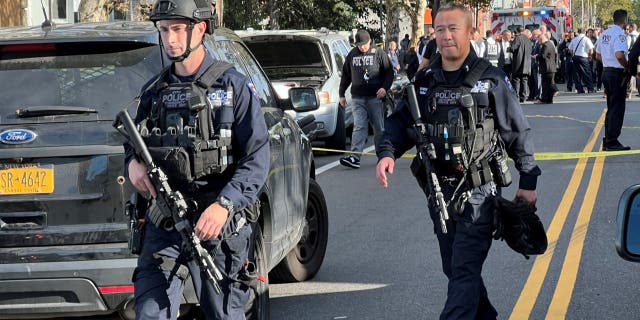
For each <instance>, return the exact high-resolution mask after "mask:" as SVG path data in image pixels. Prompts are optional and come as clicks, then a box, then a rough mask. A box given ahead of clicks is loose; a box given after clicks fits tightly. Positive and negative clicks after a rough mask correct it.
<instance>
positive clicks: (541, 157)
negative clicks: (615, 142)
mask: <svg viewBox="0 0 640 320" xmlns="http://www.w3.org/2000/svg"><path fill="white" fill-rule="evenodd" d="M527 118H555V119H563V120H571V121H576V122H580V123H588V124H595V123H596V122H595V121H587V120H580V119H576V118H572V117H568V116H563V115H544V114H534V115H528V116H527ZM622 128H623V129H640V127H628V126H623V127H622ZM311 149H312V150H313V151H323V152H334V153H350V154H360V155H365V156H375V155H376V154H375V153H372V152H357V151H349V150H338V149H327V148H311ZM629 154H640V149H638V150H627V151H595V152H536V154H535V155H534V158H535V159H536V160H537V161H546V160H571V159H582V158H595V157H610V156H623V155H629ZM402 157H403V158H408V159H411V158H413V157H415V154H411V153H407V154H404V155H403V156H402Z"/></svg>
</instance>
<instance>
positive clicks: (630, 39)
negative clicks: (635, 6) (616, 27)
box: [627, 23, 640, 48]
mask: <svg viewBox="0 0 640 320" xmlns="http://www.w3.org/2000/svg"><path fill="white" fill-rule="evenodd" d="M627 30H629V33H628V34H627V47H628V48H631V47H632V46H633V44H634V43H635V42H636V40H637V39H638V35H640V33H638V25H637V24H635V23H632V24H630V25H628V26H627Z"/></svg>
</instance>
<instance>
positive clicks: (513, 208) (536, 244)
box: [493, 196, 547, 259]
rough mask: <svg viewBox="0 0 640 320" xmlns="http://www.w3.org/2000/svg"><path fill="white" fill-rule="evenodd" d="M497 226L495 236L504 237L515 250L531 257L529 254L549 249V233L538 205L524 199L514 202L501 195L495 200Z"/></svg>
mask: <svg viewBox="0 0 640 320" xmlns="http://www.w3.org/2000/svg"><path fill="white" fill-rule="evenodd" d="M494 202H495V205H496V212H495V214H496V221H497V228H496V231H495V232H494V234H493V238H494V239H496V240H498V239H503V240H505V241H506V242H507V245H508V246H509V247H510V248H511V249H513V250H514V251H515V252H518V253H521V254H522V255H523V256H524V257H525V258H527V259H529V255H536V254H543V253H544V252H545V251H546V250H547V234H546V232H545V231H544V226H543V225H542V222H540V218H539V217H538V215H536V207H535V206H533V205H530V204H528V203H526V202H524V201H517V202H515V203H514V202H512V201H509V200H507V199H505V198H503V197H501V196H497V197H496V198H495V200H494Z"/></svg>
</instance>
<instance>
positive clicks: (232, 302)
mask: <svg viewBox="0 0 640 320" xmlns="http://www.w3.org/2000/svg"><path fill="white" fill-rule="evenodd" d="M251 233H252V231H251V226H249V225H246V226H244V227H243V228H242V229H240V230H239V232H238V234H237V235H234V236H232V237H231V238H230V239H228V240H224V241H223V242H222V244H221V245H220V246H218V249H217V250H213V249H214V248H213V245H214V244H213V241H206V242H203V246H204V247H205V249H207V250H208V251H209V252H210V253H211V255H215V256H214V263H215V264H216V266H217V267H218V269H219V270H220V271H221V272H222V274H223V276H224V280H223V281H221V283H220V287H221V289H222V294H217V293H216V292H215V291H214V289H213V286H212V285H211V283H210V282H209V281H208V280H207V278H206V276H205V275H204V273H203V272H202V271H201V270H200V267H199V266H198V264H197V263H196V262H195V261H193V260H191V259H190V258H188V257H186V256H185V253H184V252H183V250H182V249H181V248H182V238H181V236H180V234H179V233H178V232H177V231H175V230H174V231H165V230H161V229H158V228H156V227H155V226H154V225H153V224H151V223H147V225H146V226H145V234H144V245H143V249H142V253H141V255H140V258H138V266H137V268H136V269H135V271H134V274H133V282H134V288H135V292H134V296H135V311H136V319H139V320H144V319H166V320H169V319H176V318H177V316H178V309H179V306H180V302H181V300H182V293H183V291H184V287H185V281H187V280H189V279H190V281H192V282H193V286H194V288H195V291H196V294H197V295H198V296H199V297H198V299H199V301H200V307H201V308H202V311H203V313H204V314H205V315H206V318H207V319H208V320H209V319H215V320H244V319H245V314H244V306H245V305H246V304H247V302H248V301H249V294H250V293H249V287H247V286H246V285H244V284H242V283H240V282H239V281H238V275H239V273H240V272H241V270H242V269H243V267H244V263H245V261H246V260H247V257H248V253H249V247H250V243H249V241H250V239H251V238H250V237H251ZM187 271H188V272H187Z"/></svg>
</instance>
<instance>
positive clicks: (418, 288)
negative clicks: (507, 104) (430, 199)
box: [270, 93, 640, 320]
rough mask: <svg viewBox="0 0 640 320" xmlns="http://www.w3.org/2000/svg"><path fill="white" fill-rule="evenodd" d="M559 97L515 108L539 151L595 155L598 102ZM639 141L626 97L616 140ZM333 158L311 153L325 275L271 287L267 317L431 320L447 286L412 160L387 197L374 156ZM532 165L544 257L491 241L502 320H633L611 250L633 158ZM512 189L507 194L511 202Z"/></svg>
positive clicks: (636, 114)
mask: <svg viewBox="0 0 640 320" xmlns="http://www.w3.org/2000/svg"><path fill="white" fill-rule="evenodd" d="M556 101H557V102H556V104H554V105H533V104H525V105H524V106H523V109H524V111H525V113H526V114H527V116H528V118H529V121H530V123H531V125H532V127H533V130H534V139H535V146H536V152H540V153H541V155H542V153H556V152H560V153H562V152H583V151H597V150H598V149H599V148H600V146H601V141H602V140H601V137H602V135H603V132H602V130H603V129H602V123H600V124H598V121H603V120H602V118H601V115H602V113H603V111H604V109H605V102H604V99H602V94H601V93H599V94H589V95H577V94H566V93H565V94H562V95H561V96H560V97H558V98H556ZM599 119H601V120H599ZM639 133H640V100H638V98H633V99H632V100H631V101H630V102H628V103H627V112H626V118H625V128H624V129H623V133H622V136H621V137H620V140H621V141H622V142H623V143H624V144H627V145H630V146H631V147H632V149H640V142H639V141H640V140H639V139H638V136H639ZM339 157H340V155H338V154H333V153H326V152H325V153H322V152H316V162H317V167H318V173H319V174H318V178H317V180H318V181H319V183H320V185H321V186H322V189H323V190H324V193H325V197H326V200H327V203H328V207H329V219H330V229H329V245H328V249H327V253H326V258H325V261H324V264H323V266H322V269H321V270H320V272H319V273H318V275H317V276H316V277H315V278H314V279H312V280H311V281H307V282H304V283H294V284H276V285H271V287H270V290H271V316H272V319H278V320H280V319H305V320H312V319H437V318H438V315H439V313H440V311H441V309H442V307H443V305H444V300H445V296H446V291H447V287H446V286H447V282H446V279H445V276H444V275H443V274H442V272H441V264H440V256H439V253H438V246H437V241H436V239H435V236H434V234H433V224H432V223H431V221H430V219H429V218H428V214H427V212H426V210H427V209H426V200H425V198H424V196H423V195H422V194H421V192H420V191H419V190H418V188H417V184H416V182H415V180H414V178H413V176H412V175H411V172H410V171H409V163H410V160H408V159H402V160H399V161H398V162H397V163H396V171H395V173H394V174H393V175H392V176H391V178H390V186H389V188H387V189H384V188H382V187H380V186H379V185H378V184H377V182H376V181H375V173H374V169H375V165H376V158H375V157H373V156H365V157H363V159H362V167H361V168H360V169H358V170H353V169H348V168H345V167H342V166H340V165H338V164H337V160H338V159H339ZM538 164H539V166H540V167H541V169H542V172H543V174H542V176H541V177H540V179H539V180H538V214H539V215H540V218H541V220H542V222H543V223H544V225H545V228H546V229H547V234H548V238H549V242H550V243H549V249H548V250H547V252H546V253H545V254H544V255H541V256H537V257H532V258H531V259H530V260H526V259H524V257H523V256H521V255H519V254H517V253H515V252H513V251H511V249H509V247H508V246H507V245H506V244H505V243H504V242H501V241H494V244H493V246H492V248H491V251H490V253H489V257H488V260H487V262H486V263H485V268H484V271H483V277H484V280H485V284H486V286H487V289H488V291H489V297H490V299H491V300H492V302H493V304H494V306H495V307H496V309H497V310H498V312H499V315H500V316H499V317H500V319H639V318H640V304H638V303H637V301H638V296H639V295H640V294H638V288H639V283H640V265H638V264H634V263H631V262H627V261H624V260H622V259H621V258H619V257H618V255H617V254H616V250H615V232H616V228H615V222H616V212H617V206H618V198H619V197H620V195H621V194H622V192H623V191H624V190H625V188H626V187H628V186H630V185H632V184H635V183H640V170H638V168H639V166H640V165H639V164H640V155H624V156H615V157H614V156H612V157H606V158H590V159H584V160H575V159H570V160H544V161H539V162H538ZM511 166H512V168H513V165H512V164H511ZM512 174H513V176H514V181H517V173H516V172H515V171H514V170H513V169H512ZM514 185H517V183H515V184H514ZM514 185H512V186H511V187H510V188H507V189H504V190H503V195H505V197H507V198H512V197H513V196H514V195H515V190H516V189H515V186H514Z"/></svg>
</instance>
